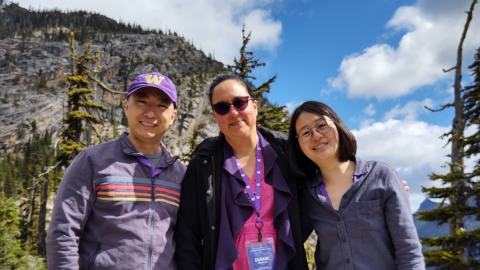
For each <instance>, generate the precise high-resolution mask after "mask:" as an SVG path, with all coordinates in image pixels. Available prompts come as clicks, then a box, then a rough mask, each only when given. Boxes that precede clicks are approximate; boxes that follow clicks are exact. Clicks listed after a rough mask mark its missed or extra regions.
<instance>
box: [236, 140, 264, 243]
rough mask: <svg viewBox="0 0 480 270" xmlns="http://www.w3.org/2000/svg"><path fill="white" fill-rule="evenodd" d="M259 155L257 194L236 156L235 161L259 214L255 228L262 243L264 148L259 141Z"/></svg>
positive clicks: (256, 171)
mask: <svg viewBox="0 0 480 270" xmlns="http://www.w3.org/2000/svg"><path fill="white" fill-rule="evenodd" d="M257 135H258V136H259V139H258V140H259V141H260V135H259V134H258V133H257ZM256 147H257V155H256V158H255V159H256V165H255V173H256V174H257V175H256V178H255V185H256V187H255V191H256V193H254V192H253V190H252V187H251V186H250V182H249V181H248V178H247V176H246V175H245V172H244V171H243V169H242V166H241V165H240V161H238V158H237V156H235V161H236V162H237V166H238V170H239V171H240V174H241V175H242V178H243V182H245V189H247V194H248V199H249V200H250V202H251V203H252V206H253V208H255V212H257V221H256V223H255V227H256V228H257V229H258V242H261V241H262V233H261V230H262V228H263V221H262V218H260V204H261V201H260V195H261V188H260V183H261V182H262V148H261V147H260V143H259V142H258V141H257V146H256Z"/></svg>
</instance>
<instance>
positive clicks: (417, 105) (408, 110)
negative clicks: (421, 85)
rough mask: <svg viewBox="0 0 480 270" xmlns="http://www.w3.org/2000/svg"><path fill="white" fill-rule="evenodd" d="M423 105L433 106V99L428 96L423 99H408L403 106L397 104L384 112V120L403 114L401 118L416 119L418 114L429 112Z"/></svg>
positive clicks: (396, 117)
mask: <svg viewBox="0 0 480 270" xmlns="http://www.w3.org/2000/svg"><path fill="white" fill-rule="evenodd" d="M425 106H427V107H429V108H433V107H434V104H433V101H432V100H431V99H429V98H426V99H425V100H423V101H416V100H413V101H410V102H408V103H407V104H405V106H403V107H400V105H397V106H395V107H394V108H393V109H391V110H390V111H388V112H386V113H385V116H384V120H389V119H399V118H398V116H403V119H405V120H407V121H411V120H416V119H417V116H418V114H421V113H428V112H429V111H428V110H427V109H425Z"/></svg>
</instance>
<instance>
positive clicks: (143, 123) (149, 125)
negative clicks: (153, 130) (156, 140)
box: [140, 121, 156, 127]
mask: <svg viewBox="0 0 480 270" xmlns="http://www.w3.org/2000/svg"><path fill="white" fill-rule="evenodd" d="M140 123H141V124H142V125H144V126H147V127H154V126H156V124H151V123H147V122H143V121H140Z"/></svg>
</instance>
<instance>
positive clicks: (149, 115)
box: [125, 87, 177, 145]
mask: <svg viewBox="0 0 480 270" xmlns="http://www.w3.org/2000/svg"><path fill="white" fill-rule="evenodd" d="M125 115H126V116H127V118H128V125H129V127H130V134H129V138H130V140H131V141H132V143H134V145H135V144H146V145H150V144H159V143H160V141H161V139H162V137H163V134H164V133H165V131H167V129H168V127H169V126H170V125H172V124H173V120H174V119H175V115H177V110H175V109H174V106H173V102H172V101H171V100H170V98H169V97H168V96H167V95H166V94H165V93H164V92H163V91H161V90H159V89H156V88H152V87H147V88H142V89H139V90H137V91H136V92H134V93H133V94H131V95H130V96H129V98H128V99H127V100H125Z"/></svg>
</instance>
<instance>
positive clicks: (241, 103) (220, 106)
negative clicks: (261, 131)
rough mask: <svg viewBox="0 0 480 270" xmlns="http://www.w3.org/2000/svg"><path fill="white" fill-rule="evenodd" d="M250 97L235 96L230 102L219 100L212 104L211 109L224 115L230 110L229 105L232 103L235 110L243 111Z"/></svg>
mask: <svg viewBox="0 0 480 270" xmlns="http://www.w3.org/2000/svg"><path fill="white" fill-rule="evenodd" d="M249 99H251V98H250V97H236V98H234V99H233V101H232V103H228V102H225V101H220V102H218V103H215V104H213V105H212V108H213V110H214V111H215V112H216V113H217V114H219V115H225V114H227V113H229V112H230V107H231V106H232V105H233V107H235V110H237V111H239V112H240V111H243V110H245V109H246V108H247V106H248V100H249Z"/></svg>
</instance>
